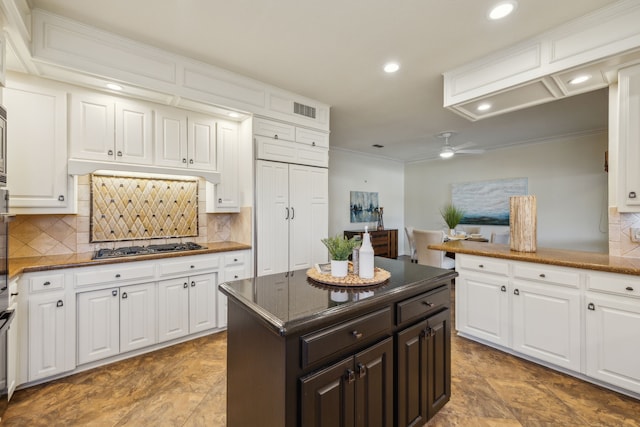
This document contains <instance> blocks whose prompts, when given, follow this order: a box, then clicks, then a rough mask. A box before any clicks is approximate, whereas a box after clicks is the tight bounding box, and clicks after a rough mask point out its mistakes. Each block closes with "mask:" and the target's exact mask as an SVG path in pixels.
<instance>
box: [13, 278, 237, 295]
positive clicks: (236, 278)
mask: <svg viewBox="0 0 640 427" xmlns="http://www.w3.org/2000/svg"><path fill="white" fill-rule="evenodd" d="M233 278H234V279H237V278H238V275H237V274H236V275H234V276H233ZM16 295H17V294H16Z"/></svg>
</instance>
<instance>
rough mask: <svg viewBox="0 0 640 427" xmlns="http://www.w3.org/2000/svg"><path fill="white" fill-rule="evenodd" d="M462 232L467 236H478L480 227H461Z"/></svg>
mask: <svg viewBox="0 0 640 427" xmlns="http://www.w3.org/2000/svg"><path fill="white" fill-rule="evenodd" d="M462 231H464V232H465V233H467V235H469V234H480V226H476V225H463V226H462Z"/></svg>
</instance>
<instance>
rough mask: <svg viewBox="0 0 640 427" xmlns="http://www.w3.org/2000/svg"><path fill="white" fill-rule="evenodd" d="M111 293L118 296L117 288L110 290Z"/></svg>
mask: <svg viewBox="0 0 640 427" xmlns="http://www.w3.org/2000/svg"><path fill="white" fill-rule="evenodd" d="M111 295H113V296H114V297H117V296H118V290H117V289H114V290H112V291H111Z"/></svg>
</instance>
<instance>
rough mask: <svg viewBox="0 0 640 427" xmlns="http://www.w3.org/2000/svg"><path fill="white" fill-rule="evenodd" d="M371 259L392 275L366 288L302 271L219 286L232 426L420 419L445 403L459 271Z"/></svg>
mask: <svg viewBox="0 0 640 427" xmlns="http://www.w3.org/2000/svg"><path fill="white" fill-rule="evenodd" d="M375 265H376V267H378V268H382V269H385V270H387V271H389V272H390V273H391V278H390V279H389V280H388V282H385V283H382V284H380V285H378V286H377V287H375V286H374V287H373V288H372V287H369V288H340V287H334V286H327V285H323V284H320V283H317V282H314V281H311V280H309V279H308V278H307V276H306V271H305V270H298V271H294V272H291V273H288V274H276V275H270V276H262V277H257V278H254V279H247V280H238V281H233V282H227V283H224V284H222V285H221V286H220V289H221V291H222V292H223V293H224V294H226V295H227V296H228V301H229V306H228V310H229V311H228V313H229V318H228V326H227V334H228V337H227V361H228V362H227V363H228V367H227V423H228V425H229V426H231V427H233V426H245V425H269V426H272V425H273V426H276V425H277V426H290V427H293V426H298V425H304V426H321V425H322V426H328V425H354V422H356V421H357V422H356V423H355V425H384V426H391V425H398V426H406V425H419V424H420V425H421V424H423V423H425V422H426V421H427V420H428V419H429V418H430V417H432V416H433V415H434V414H435V413H436V412H437V411H438V410H439V409H440V408H441V407H442V406H444V404H445V403H446V402H448V400H449V397H450V393H451V382H450V378H451V366H450V361H451V354H450V351H451V349H450V315H449V308H450V289H451V284H452V281H453V279H454V278H455V277H456V273H455V272H453V271H450V270H443V269H439V268H434V267H428V266H421V265H416V264H412V263H405V262H402V261H396V260H392V259H387V258H381V257H376V259H375ZM394 408H395V409H394Z"/></svg>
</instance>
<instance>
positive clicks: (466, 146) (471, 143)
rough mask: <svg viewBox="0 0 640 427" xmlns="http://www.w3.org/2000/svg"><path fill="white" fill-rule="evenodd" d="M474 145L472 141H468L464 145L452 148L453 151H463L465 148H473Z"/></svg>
mask: <svg viewBox="0 0 640 427" xmlns="http://www.w3.org/2000/svg"><path fill="white" fill-rule="evenodd" d="M474 145H476V143H475V142H473V141H469V142H465V143H464V144H460V145H456V146H454V147H452V148H453V149H454V150H458V151H459V150H464V149H465V148H468V147H473V146H474Z"/></svg>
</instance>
